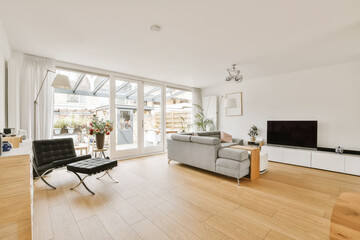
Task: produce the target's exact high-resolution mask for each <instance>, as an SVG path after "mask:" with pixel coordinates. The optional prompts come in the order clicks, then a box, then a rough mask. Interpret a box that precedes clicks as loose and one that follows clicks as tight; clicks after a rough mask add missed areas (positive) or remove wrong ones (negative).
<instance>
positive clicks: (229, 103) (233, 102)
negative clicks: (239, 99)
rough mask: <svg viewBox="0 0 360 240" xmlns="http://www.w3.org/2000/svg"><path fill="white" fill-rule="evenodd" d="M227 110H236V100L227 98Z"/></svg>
mask: <svg viewBox="0 0 360 240" xmlns="http://www.w3.org/2000/svg"><path fill="white" fill-rule="evenodd" d="M224 107H225V108H234V107H236V100H235V98H226V99H225V103H224Z"/></svg>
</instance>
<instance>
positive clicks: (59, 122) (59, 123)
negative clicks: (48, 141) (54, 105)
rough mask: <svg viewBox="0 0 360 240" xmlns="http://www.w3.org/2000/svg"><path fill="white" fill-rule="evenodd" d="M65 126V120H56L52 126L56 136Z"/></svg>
mask: <svg viewBox="0 0 360 240" xmlns="http://www.w3.org/2000/svg"><path fill="white" fill-rule="evenodd" d="M65 126H66V123H65V120H64V119H59V120H57V121H56V122H55V123H54V125H53V128H54V132H55V134H56V135H58V134H61V129H62V128H64V127H65Z"/></svg>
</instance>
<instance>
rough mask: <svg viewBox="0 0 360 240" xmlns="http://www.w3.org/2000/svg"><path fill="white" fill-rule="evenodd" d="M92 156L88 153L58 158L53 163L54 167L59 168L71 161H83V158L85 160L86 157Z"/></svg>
mask: <svg viewBox="0 0 360 240" xmlns="http://www.w3.org/2000/svg"><path fill="white" fill-rule="evenodd" d="M90 158H91V155H90V154H88V155H84V156H79V157H74V158H67V159H61V160H57V161H54V162H53V163H52V165H53V167H55V168H58V167H63V166H66V165H67V164H69V163H73V162H77V161H81V160H85V159H90Z"/></svg>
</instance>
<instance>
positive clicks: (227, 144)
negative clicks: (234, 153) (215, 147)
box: [220, 142, 238, 148]
mask: <svg viewBox="0 0 360 240" xmlns="http://www.w3.org/2000/svg"><path fill="white" fill-rule="evenodd" d="M220 144H221V147H223V148H225V147H230V146H234V145H238V144H237V143H233V142H231V143H220Z"/></svg>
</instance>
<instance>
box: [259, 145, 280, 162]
mask: <svg viewBox="0 0 360 240" xmlns="http://www.w3.org/2000/svg"><path fill="white" fill-rule="evenodd" d="M261 151H262V152H265V153H267V154H268V157H269V161H273V162H284V151H283V150H282V149H280V148H277V147H269V146H263V147H262V148H261Z"/></svg>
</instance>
